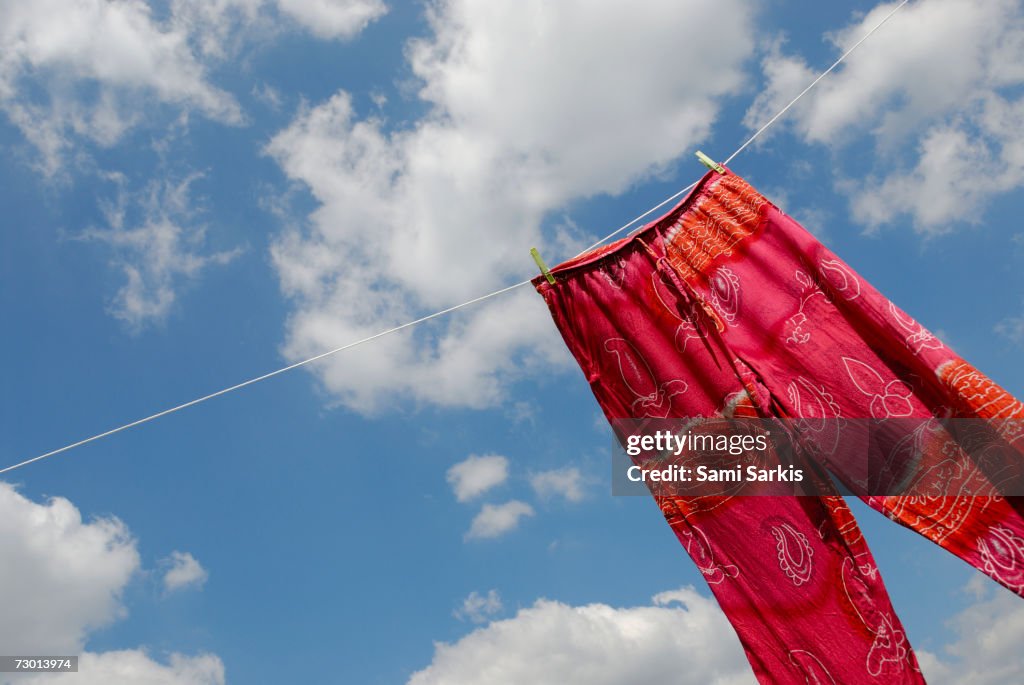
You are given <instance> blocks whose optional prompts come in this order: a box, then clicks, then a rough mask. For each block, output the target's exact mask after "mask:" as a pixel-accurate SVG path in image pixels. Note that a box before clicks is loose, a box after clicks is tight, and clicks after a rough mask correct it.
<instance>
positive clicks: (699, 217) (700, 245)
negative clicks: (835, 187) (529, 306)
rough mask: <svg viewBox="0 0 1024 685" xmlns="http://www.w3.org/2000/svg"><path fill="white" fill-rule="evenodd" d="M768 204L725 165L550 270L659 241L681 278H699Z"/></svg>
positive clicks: (564, 271)
mask: <svg viewBox="0 0 1024 685" xmlns="http://www.w3.org/2000/svg"><path fill="white" fill-rule="evenodd" d="M770 205H771V203H769V202H768V200H766V199H765V198H764V196H762V195H761V194H760V193H758V192H757V191H756V190H754V188H753V187H752V186H751V185H750V184H748V183H747V182H746V181H744V180H743V179H742V178H740V177H739V176H737V175H736V174H734V173H732V172H731V171H729V170H728V169H726V173H725V174H720V173H718V172H716V171H709V172H708V173H706V174H705V175H704V177H703V178H701V180H700V181H699V182H698V183H697V185H696V186H695V187H694V189H693V190H692V191H691V192H690V194H689V195H687V196H686V198H684V199H683V200H682V201H681V202H680V203H679V204H677V205H676V206H675V207H673V208H672V209H671V210H669V211H668V212H667V213H666V214H664V215H663V216H661V217H659V218H658V219H655V220H654V221H652V222H650V223H648V224H647V225H645V226H644V227H643V228H642V229H641V230H640V231H638V232H637V233H635V234H634V235H632V236H629V237H627V238H622V239H621V240H617V241H615V242H613V243H609V244H608V245H602V246H599V247H596V248H594V249H593V250H590V251H588V252H585V253H584V254H582V255H580V256H579V257H575V258H573V259H570V260H568V261H566V262H563V263H561V264H559V265H557V266H555V267H553V268H552V269H551V273H552V275H555V276H558V275H561V276H563V277H564V276H570V275H572V273H573V272H578V271H580V270H584V269H587V268H597V267H598V266H599V265H600V263H602V262H604V261H605V260H609V259H612V258H614V257H616V256H618V255H619V254H620V253H621V252H623V251H624V250H626V249H628V248H630V247H635V246H636V245H638V244H639V241H642V242H643V243H647V244H651V243H661V245H662V247H663V249H664V250H665V257H666V258H667V259H668V261H669V263H671V264H672V266H673V267H674V268H675V269H676V270H677V272H678V273H679V274H680V275H681V276H682V277H683V278H684V279H686V280H691V279H692V278H696V277H701V276H703V275H705V271H706V268H707V267H708V266H710V264H711V263H712V262H714V261H715V260H716V259H717V258H718V257H719V256H721V255H723V254H731V253H732V251H733V248H734V247H736V246H737V245H738V244H739V243H740V242H742V241H743V240H744V239H746V238H748V237H750V236H751V235H753V234H755V233H757V232H758V231H759V230H760V229H761V227H762V226H763V223H764V215H765V211H764V210H765V208H766V207H768V206H770ZM533 284H534V286H535V287H537V288H538V290H540V289H543V288H544V287H545V286H546V287H554V286H551V285H550V284H548V283H547V280H546V279H545V278H544V276H543V275H541V276H537V277H536V278H534V279H533Z"/></svg>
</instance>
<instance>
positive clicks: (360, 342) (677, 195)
mask: <svg viewBox="0 0 1024 685" xmlns="http://www.w3.org/2000/svg"><path fill="white" fill-rule="evenodd" d="M908 2H910V0H903V1H902V2H900V4H899V5H897V6H896V7H894V8H893V9H892V10H891V11H890V12H889V13H888V14H887V15H886V16H885V17H884V18H883V19H882V20H881V21H879V22H878V23H877V24H875V25H874V26H873V27H872V28H871V30H869V31H868V32H867V33H865V34H864V36H862V37H861V38H860V40H858V41H857V42H856V43H854V44H853V45H852V46H851V47H850V48H849V49H847V50H846V52H844V53H843V54H842V55H840V56H839V58H838V59H837V60H836V61H835V62H833V63H832V65H831V66H830V67H829V68H828V69H826V70H825V71H823V72H821V74H819V75H818V77H817V78H816V79H814V81H812V82H811V83H810V84H809V85H808V86H807V87H806V88H804V90H802V91H801V92H800V94H799V95H797V96H796V97H795V98H793V99H792V100H790V101H789V103H788V104H787V105H786V106H785V107H783V108H782V109H780V110H779V111H778V112H777V113H776V114H775V115H774V116H773V117H772V118H771V119H769V120H768V121H767V122H766V123H765V124H764V125H763V126H761V128H759V129H758V130H757V131H755V132H754V134H753V135H752V136H750V138H748V139H747V140H746V141H745V142H744V143H743V144H742V145H740V146H739V147H738V148H737V149H736V151H735V152H733V153H732V154H731V155H729V156H728V157H727V158H726V159H725V162H724V163H725V164H728V163H729V162H731V161H732V160H733V159H735V158H736V156H737V155H739V154H740V153H741V152H743V151H744V150H746V149H747V147H749V146H750V145H751V144H752V143H753V142H754V141H755V140H757V139H758V137H760V135H761V134H762V133H764V132H765V131H767V130H768V128H770V127H771V126H772V125H773V124H774V123H775V122H776V121H778V120H779V118H781V117H782V116H783V115H784V114H785V113H786V112H788V111H789V110H790V108H792V107H793V105H795V104H796V103H797V102H798V101H799V100H800V99H801V98H802V97H803V96H804V95H806V94H807V93H809V92H810V91H811V90H812V89H813V88H814V87H815V86H816V85H818V83H819V82H820V81H821V80H822V79H823V78H825V77H826V76H828V75H829V74H830V73H832V71H833V70H834V69H835V68H836V67H838V66H839V65H840V64H842V63H843V61H845V60H846V58H847V57H849V56H850V55H851V54H853V52H854V51H855V50H856V49H857V48H859V47H860V46H861V44H862V43H864V41H866V40H867V39H868V38H870V37H871V36H872V35H873V34H874V33H875V32H876V31H877V30H878V29H880V28H881V27H882V26H883V25H885V24H886V22H888V21H889V19H891V18H892V17H893V15H895V14H896V13H897V12H898V11H899V10H900V9H902V8H903V6H904V5H906V4H907V3H908ZM696 185H697V182H696V181H695V182H693V183H691V184H690V185H688V186H686V187H685V188H683V189H681V190H679V191H678V192H676V193H674V194H673V195H671V196H670V197H667V198H665V199H664V200H662V201H661V202H659V203H658V204H656V205H655V206H653V207H651V208H650V209H648V210H647V211H645V212H644V213H642V214H640V215H639V216H637V217H635V218H633V219H632V220H630V221H629V222H627V223H625V224H623V225H622V226H620V227H619V228H617V229H615V230H614V231H612V232H611V233H609V234H608V235H606V236H604V237H603V238H601V239H600V240H598V241H597V242H595V243H594V244H593V245H590V246H589V247H587V248H586V249H584V250H582V251H581V252H580V253H579V254H577V255H576V257H579V256H580V255H582V254H584V253H586V252H588V251H590V250H592V249H594V248H595V247H598V246H599V245H602V244H604V243H606V242H608V241H609V240H611V239H612V238H614V237H615V236H617V235H619V234H620V233H622V232H623V231H625V230H627V229H628V228H630V227H631V226H633V225H634V224H636V223H637V222H639V221H641V220H642V219H644V218H646V217H648V216H649V215H650V214H652V213H653V212H656V211H657V210H659V209H661V208H662V207H664V206H665V205H667V204H669V203H670V202H673V201H675V200H677V199H678V198H680V197H682V196H683V195H684V194H686V193H687V192H689V191H690V190H691V189H693V188H694V186H696ZM524 253H525V250H524ZM531 280H532V279H530V278H527V279H525V280H522V281H519V282H518V283H513V284H512V285H509V286H506V287H504V288H500V289H498V290H495V291H493V292H490V293H487V294H485V295H480V296H479V297H474V298H473V299H470V300H466V301H465V302H461V303H459V304H456V305H454V306H451V307H448V308H447V309H442V310H439V311H436V312H433V313H431V314H427V315H426V316H422V317H420V318H418V319H414V320H412V321H408V322H406V323H403V324H401V325H398V326H394V327H393V328H389V329H386V330H383V331H380V332H379V333H375V334H373V335H371V336H368V337H366V338H363V339H361V340H356V341H354V342H350V343H347V344H345V345H342V346H341V347H336V348H334V349H332V350H328V351H326V352H322V353H320V354H318V355H315V356H313V357H309V358H308V359H303V360H302V361H298V362H295V363H293V364H289V365H288V366H284V367H282V368H280V369H277V370H275V371H271V372H269V373H265V374H263V375H261V376H256V377H254V378H250V379H249V380H246V381H242V382H241V383H236V384H235V385H232V386H229V387H226V388H223V389H221V390H218V391H216V392H212V393H210V394H208V395H203V396H202V397H197V398H196V399H193V400H189V401H188V402H184V403H182V404H179V405H176V406H173V407H170V408H168V409H164V410H163V411H159V412H157V413H155V414H150V415H149V416H146V417H144V418H141V419H137V420H135V421H132V422H130V423H126V424H124V425H121V426H118V427H117V428H112V429H110V430H108V431H104V432H102V433H97V434H96V435H93V436H91V437H88V438H85V439H83V440H79V441H77V442H73V443H70V444H68V445H65V446H63V447H60V448H58V449H55V450H51V451H49V452H46V453H44V454H40V455H38V456H35V457H32V458H31V459H26V460H24V461H21V462H18V463H16V464H12V465H11V466H7V467H5V468H3V469H0V474H4V473H7V472H9V471H14V470H15V469H19V468H21V467H23V466H28V465H29V464H32V463H34V462H37V461H41V460H43V459H47V458H49V457H54V456H56V455H58V454H61V453H63V452H67V451H70V450H72V449H75V448H76V447H81V446H83V445H87V444H89V443H91V442H95V441H97V440H101V439H103V438H106V437H109V436H111V435H115V434H117V433H120V432H122V431H125V430H128V429H129V428H134V427H136V426H140V425H142V424H144V423H148V422H150V421H154V420H156V419H159V418H161V417H164V416H167V415H169V414H173V413H175V412H179V411H181V410H182V409H187V408H188V407H192V406H194V405H197V404H201V403H203V402H206V401H207V400H212V399H214V398H215V397H220V396H221V395H226V394H228V393H230V392H234V391H235V390H241V389H242V388H244V387H247V386H249V385H253V384H255V383H259V382H260V381H264V380H267V379H269V378H273V377H274V376H278V375H280V374H283V373H285V372H287V371H291V370H293V369H297V368H300V367H303V366H307V365H308V364H312V363H313V362H316V361H319V360H321V359H324V358H325V357H329V356H331V355H334V354H337V353H339V352H344V351H345V350H349V349H352V348H353V347H357V346H359V345H363V344H365V343H369V342H371V341H373V340H376V339H378V338H382V337H384V336H386V335H390V334H392V333H397V332H398V331H401V330H404V329H406V328H412V327H413V326H417V325H419V324H421V323H425V322H427V321H430V320H431V319H436V318H438V317H441V316H445V315H447V314H450V313H452V312H454V311H457V310H459V309H463V308H465V307H469V306H472V305H474V304H478V303H480V302H483V301H484V300H488V299H490V298H492V297H497V296H499V295H503V294H505V293H507V292H510V291H512V290H515V289H517V288H521V287H523V286H525V285H528V284H529V283H530V281H531Z"/></svg>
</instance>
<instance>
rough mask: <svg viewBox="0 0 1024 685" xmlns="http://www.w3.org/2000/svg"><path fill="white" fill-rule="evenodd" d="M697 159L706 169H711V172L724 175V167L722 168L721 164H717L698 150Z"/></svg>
mask: <svg viewBox="0 0 1024 685" xmlns="http://www.w3.org/2000/svg"><path fill="white" fill-rule="evenodd" d="M697 159H699V160H700V161H701V164H703V165H704V166H706V167H707V168H708V169H711V170H713V171H717V172H718V173H720V174H724V173H725V167H724V166H722V165H721V164H719V163H718V162H716V161H715V160H713V159H711V158H710V157H708V156H707V155H706V154H704V153H703V152H701V151H700V150H697Z"/></svg>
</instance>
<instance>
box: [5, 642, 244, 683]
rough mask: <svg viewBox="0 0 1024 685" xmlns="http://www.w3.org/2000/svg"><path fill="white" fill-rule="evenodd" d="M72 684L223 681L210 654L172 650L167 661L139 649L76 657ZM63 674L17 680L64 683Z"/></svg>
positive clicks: (221, 670)
mask: <svg viewBox="0 0 1024 685" xmlns="http://www.w3.org/2000/svg"><path fill="white" fill-rule="evenodd" d="M73 679H74V683H75V685H142V684H144V685H224V682H225V680H224V664H223V662H221V660H220V658H218V657H217V656H215V655H213V654H200V655H199V656H194V657H189V656H184V655H182V654H176V653H172V654H170V655H169V656H168V660H167V663H166V664H163V663H160V662H158V661H156V660H154V659H153V658H151V657H150V656H149V655H148V654H147V653H146V652H145V651H143V650H140V649H130V650H118V651H110V652H102V653H99V654H94V653H90V652H86V653H84V654H82V655H81V657H80V658H79V660H78V673H76V674H75V675H74V676H73ZM68 681H69V677H68V676H66V675H64V674H47V675H38V676H34V677H31V678H28V679H25V680H18V681H17V683H18V684H19V685H21V684H23V683H24V684H29V685H42V684H44V683H46V684H49V683H53V684H54V685H60V684H61V683H67V682H68Z"/></svg>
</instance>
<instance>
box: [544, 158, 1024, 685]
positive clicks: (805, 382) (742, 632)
mask: <svg viewBox="0 0 1024 685" xmlns="http://www.w3.org/2000/svg"><path fill="white" fill-rule="evenodd" d="M553 274H554V276H555V279H556V283H555V284H549V283H548V282H547V280H546V279H544V278H538V279H536V280H535V282H534V283H535V286H536V288H537V290H538V292H539V293H540V294H541V295H542V296H543V297H544V299H545V301H546V302H547V304H548V307H549V309H550V311H551V314H552V316H553V318H554V321H555V323H556V325H557V327H558V329H559V330H560V332H561V333H562V336H563V338H564V340H565V342H566V344H567V345H568V347H569V349H570V350H571V352H572V353H573V355H574V356H575V358H576V360H577V361H578V363H579V365H580V367H581V369H582V370H583V372H584V374H585V375H586V377H587V379H588V381H589V382H590V385H591V388H592V390H593V392H594V395H595V397H596V398H597V401H598V403H599V404H600V405H601V408H602V409H603V411H604V413H605V415H606V417H607V418H608V419H609V420H613V419H618V418H645V417H649V418H673V417H677V418H684V417H715V416H736V415H740V416H742V415H749V416H765V417H779V418H788V419H795V420H803V421H808V422H814V421H823V422H828V421H831V420H837V419H841V418H844V417H845V418H890V417H918V418H926V417H947V416H959V417H986V418H994V417H998V418H1022V417H1024V405H1022V404H1021V403H1020V402H1018V401H1016V400H1015V399H1013V398H1012V397H1011V396H1009V395H1008V394H1007V393H1006V392H1005V391H1003V390H1002V389H1000V388H999V387H998V386H996V385H995V384H994V383H992V382H991V381H989V380H988V379H987V378H985V377H984V376H983V375H981V374H980V373H979V372H978V371H977V370H976V369H974V368H973V367H971V366H970V365H969V364H967V363H966V362H965V361H963V360H962V359H959V358H958V357H957V356H956V355H954V354H953V353H952V352H951V351H950V350H949V349H948V348H946V347H945V346H944V345H943V344H942V343H941V342H940V341H939V340H938V339H937V338H935V336H933V335H932V334H931V333H929V332H928V331H927V330H925V329H924V328H923V327H922V326H921V325H920V324H918V323H917V322H916V321H914V320H913V319H912V318H910V317H909V316H907V315H906V314H904V313H903V312H902V311H900V310H899V309H898V308H896V307H895V305H893V304H892V303H891V302H889V301H888V300H887V299H886V298H885V297H883V296H882V295H881V294H879V293H878V292H877V291H876V290H874V289H873V288H872V287H871V286H870V285H869V284H867V283H866V282H865V281H864V280H863V279H861V278H860V277H859V276H858V275H857V274H856V273H855V272H854V271H853V270H852V269H851V268H850V267H849V266H847V265H846V264H844V263H843V262H842V261H841V260H839V259H838V258H837V257H836V256H835V255H834V254H832V253H831V252H829V251H828V250H827V249H826V248H825V247H824V246H822V245H821V244H820V243H819V242H818V241H817V240H816V239H815V238H814V237H813V236H811V235H810V234H809V233H807V232H806V231H805V230H804V229H803V228H801V227H800V226H799V225H798V224H797V223H796V222H795V221H793V220H792V219H790V218H789V217H787V216H786V215H784V214H783V213H782V212H781V211H780V210H779V209H777V208H776V207H774V206H773V205H772V204H771V203H770V202H768V201H767V200H766V199H765V198H764V197H762V196H761V195H760V194H759V193H758V192H757V191H756V190H754V189H753V188H752V187H751V186H749V185H748V184H747V183H746V182H744V181H743V180H742V179H741V178H739V177H738V176H736V175H734V174H732V173H731V172H727V173H726V174H724V175H721V174H717V173H709V174H708V175H707V176H705V178H704V179H703V180H702V181H701V183H700V184H699V185H698V186H697V187H696V189H695V190H694V191H693V193H691V195H690V196H689V197H687V199H686V200H684V201H683V202H682V203H680V204H679V205H678V206H677V207H676V208H675V209H673V210H672V211H671V212H669V213H668V214H667V215H665V216H664V217H662V218H661V219H659V220H657V221H655V222H653V223H652V224H650V225H648V226H645V227H644V228H643V229H642V230H641V231H640V232H639V233H638V234H637V235H635V236H633V237H632V238H628V239H625V240H621V241H618V242H617V243H613V244H611V245H608V246H604V247H602V248H598V249H597V250H594V251H591V252H589V253H587V254H585V255H583V256H581V257H578V258H576V259H574V260H572V261H570V262H567V263H565V264H562V265H559V266H558V267H556V268H555V269H553ZM807 452H808V455H807V456H808V457H809V458H813V457H814V456H815V455H814V450H813V449H811V448H810V447H809V448H808V450H807ZM818 466H819V467H820V468H822V469H825V468H827V469H828V470H830V471H831V472H832V473H833V475H834V476H835V477H836V478H838V479H839V480H840V481H841V482H842V483H843V485H844V486H846V487H847V488H849V489H850V490H851V491H853V492H854V493H856V494H859V495H861V496H862V498H863V499H864V501H865V502H867V504H868V505H869V506H871V507H873V508H875V509H876V510H878V511H880V512H882V513H884V514H885V515H886V516H888V517H890V518H892V519H893V520H896V521H898V522H899V523H901V524H903V525H905V526H907V527H909V528H911V529H913V530H915V531H917V532H919V533H920V534H922V535H925V536H926V537H928V538H929V539H930V540H932V541H934V542H936V543H937V544H939V545H941V546H942V547H943V548H945V549H947V550H949V551H951V552H952V553H954V554H956V555H957V556H959V557H960V558H962V559H964V560H965V561H967V562H968V563H970V564H971V565H973V566H974V567H976V568H978V569H980V570H981V571H983V572H985V573H987V574H988V575H989V576H990V577H992V578H994V579H995V580H997V581H998V582H1000V583H1002V584H1003V585H1005V586H1006V587H1008V588H1010V589H1011V590H1014V591H1015V592H1017V593H1018V594H1021V593H1022V592H1024V519H1022V517H1021V515H1020V514H1019V513H1018V511H1017V507H1018V506H1020V503H1019V502H1017V501H1015V500H1014V499H1013V498H1011V499H1003V498H999V497H930V498H909V497H891V496H879V495H872V494H871V493H870V492H869V488H868V484H867V483H866V482H865V479H864V478H863V474H862V473H859V472H857V470H856V469H855V468H852V467H850V466H849V465H847V464H842V463H838V464H836V463H827V462H825V463H820V462H819V463H818ZM824 493H825V494H824V495H823V496H821V497H732V498H729V497H691V498H679V497H657V498H656V499H657V500H658V504H659V506H660V508H661V510H662V512H663V513H664V515H665V518H666V520H667V521H668V523H669V525H670V526H671V527H672V530H673V531H674V532H675V534H676V535H677V537H678V538H679V540H680V542H681V543H682V545H683V546H684V547H685V549H686V550H687V552H688V553H689V554H690V556H691V557H692V558H693V560H694V562H695V563H696V564H697V566H698V567H699V569H700V571H701V572H702V574H703V575H704V577H705V579H706V580H707V582H708V584H709V585H710V588H711V590H712V592H713V593H714V594H715V596H716V598H717V600H718V602H719V603H720V605H721V606H722V609H723V610H724V611H725V613H726V615H727V616H728V618H729V620H730V621H731V623H732V625H733V626H734V628H735V629H736V632H737V633H738V635H739V638H740V640H741V642H742V644H743V646H744V649H745V650H746V653H747V657H748V659H749V660H750V663H751V665H752V667H753V669H754V672H755V674H756V675H757V677H758V678H759V679H760V680H761V681H762V682H772V683H789V682H792V683H801V684H802V683H804V682H824V683H828V682H836V683H840V682H841V683H848V684H852V683H917V682H923V679H922V678H921V675H920V672H919V671H918V667H917V662H916V659H915V657H914V654H913V652H912V650H911V648H910V645H909V643H908V641H907V638H906V635H905V633H904V631H903V628H902V626H901V624H900V622H899V619H898V618H897V617H896V615H895V612H894V611H893V608H892V606H891V603H890V601H889V598H888V595H887V593H886V590H885V587H884V585H883V583H882V579H881V577H880V576H879V573H878V570H877V568H876V566H875V564H874V561H873V559H872V556H871V553H870V551H869V550H868V548H867V545H866V543H865V542H864V539H863V537H862V536H861V533H860V530H859V528H858V526H857V523H856V521H855V520H854V519H853V516H852V514H851V512H850V511H849V509H848V508H847V506H846V504H845V502H844V501H843V499H842V498H841V497H839V496H838V495H837V493H836V491H835V490H834V489H832V490H830V489H829V488H828V486H826V488H825V491H824ZM815 678H817V680H815Z"/></svg>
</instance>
